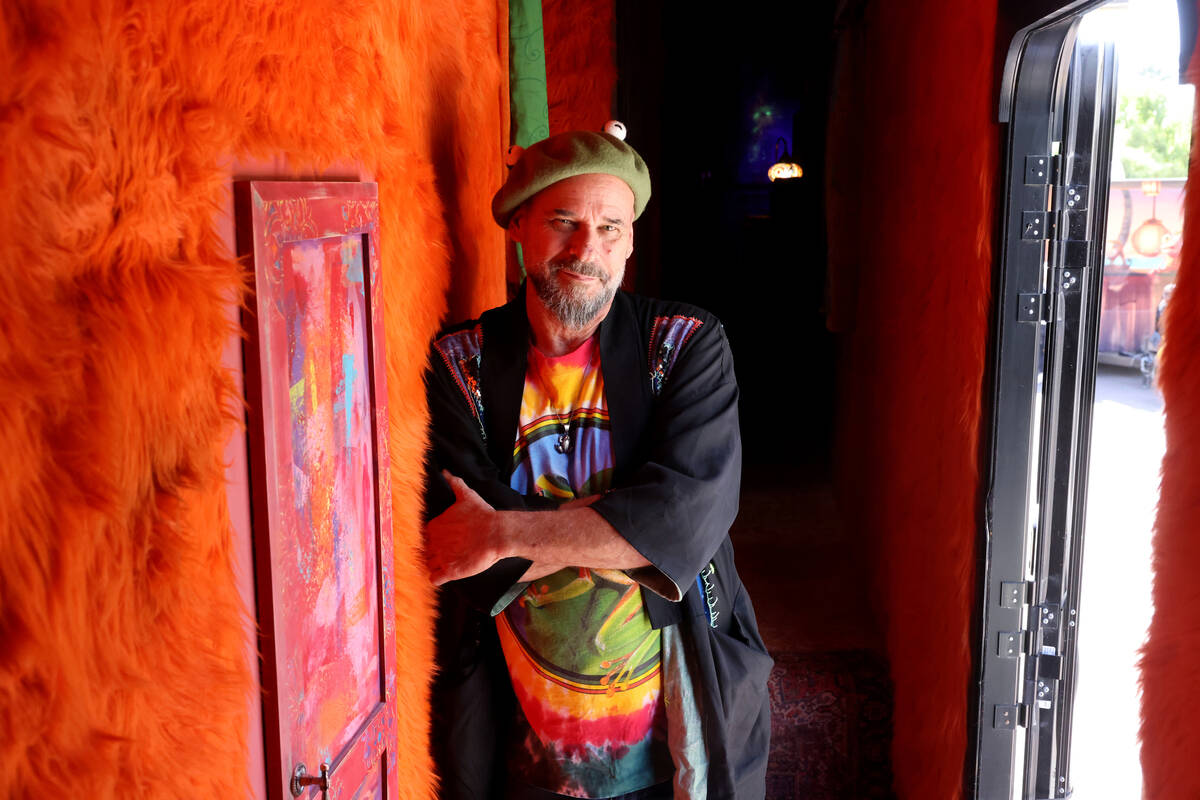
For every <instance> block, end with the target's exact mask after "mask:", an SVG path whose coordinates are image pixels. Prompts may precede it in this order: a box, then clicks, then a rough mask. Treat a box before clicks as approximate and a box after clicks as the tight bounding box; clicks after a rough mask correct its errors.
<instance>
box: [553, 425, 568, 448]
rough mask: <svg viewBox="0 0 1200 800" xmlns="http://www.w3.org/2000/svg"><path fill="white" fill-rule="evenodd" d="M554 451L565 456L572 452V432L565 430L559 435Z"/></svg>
mask: <svg viewBox="0 0 1200 800" xmlns="http://www.w3.org/2000/svg"><path fill="white" fill-rule="evenodd" d="M554 449H555V450H557V451H558V452H560V453H564V454H565V453H569V452H570V451H571V432H570V431H568V430H566V429H563V432H562V433H560V434H559V435H558V444H556V445H554Z"/></svg>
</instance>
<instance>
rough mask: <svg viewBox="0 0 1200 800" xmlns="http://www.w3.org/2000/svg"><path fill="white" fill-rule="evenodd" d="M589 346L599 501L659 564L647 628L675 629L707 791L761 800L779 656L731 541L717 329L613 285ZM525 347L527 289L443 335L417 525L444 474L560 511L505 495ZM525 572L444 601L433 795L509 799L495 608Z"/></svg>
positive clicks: (723, 356) (727, 428) (512, 562)
mask: <svg viewBox="0 0 1200 800" xmlns="http://www.w3.org/2000/svg"><path fill="white" fill-rule="evenodd" d="M598 336H599V346H600V359H601V369H602V370H603V374H604V387H605V393H606V397H607V402H608V412H609V418H610V423H611V441H612V443H613V449H614V456H615V468H614V475H613V481H612V489H611V490H610V491H609V492H607V493H605V495H604V496H603V497H602V498H601V499H599V500H598V501H597V502H596V503H594V504H593V505H592V506H591V508H592V509H593V510H595V511H596V512H597V513H599V514H600V515H601V516H603V517H604V519H605V520H607V521H608V522H609V523H610V524H611V525H612V526H613V527H614V528H615V529H616V530H617V531H618V532H620V534H621V535H622V536H623V537H624V538H625V539H626V540H628V541H629V543H630V544H631V545H633V547H634V548H635V549H637V550H638V551H639V552H640V553H641V554H642V555H643V556H645V557H646V559H647V560H648V561H649V562H650V564H651V565H653V566H652V567H646V568H643V569H642V570H638V571H635V572H631V576H632V577H634V578H636V579H637V580H638V581H639V582H640V583H641V584H642V595H643V600H644V603H645V608H646V611H647V614H648V615H649V618H650V622H651V624H652V625H653V626H654V627H656V628H662V627H664V626H667V625H680V626H681V627H680V630H681V633H682V639H683V641H684V642H685V645H686V648H687V650H688V652H687V656H688V661H689V663H690V664H691V665H692V669H691V676H692V681H693V692H694V693H695V697H696V700H697V702H698V705H699V708H700V710H701V715H700V716H701V724H702V729H703V739H704V745H705V749H706V750H707V758H708V779H707V783H708V795H707V796H708V798H710V799H722V800H723V799H724V798H739V800H740V799H741V798H761V797H763V795H764V791H765V775H766V763H767V750H768V744H769V736H770V712H769V706H768V702H767V694H766V681H767V676H768V674H769V673H770V670H771V666H772V661H771V658H770V656H768V655H767V652H766V648H765V647H764V646H763V643H762V638H761V637H760V636H759V633H758V628H757V624H756V622H755V619H754V612H753V610H752V608H751V605H750V600H749V597H748V596H747V595H746V592H745V591H744V589H743V587H742V584H741V581H740V579H739V578H738V575H737V570H736V568H735V567H734V562H733V548H732V545H731V544H730V541H729V536H728V530H729V526H730V524H731V523H732V522H733V519H734V517H735V516H736V515H737V505H738V490H739V485H740V479H741V440H740V434H739V430H738V416H737V397H738V389H737V383H736V381H735V378H734V373H733V361H732V358H731V355H730V351H729V344H728V342H727V340H726V338H725V332H724V329H723V328H722V326H721V324H720V322H719V321H717V319H716V318H715V317H713V316H712V315H710V314H708V313H707V312H705V311H702V310H700V309H698V308H696V307H694V306H689V305H685V304H681V303H667V302H662V301H656V300H650V299H647V298H642V297H638V296H636V295H631V294H627V293H625V292H618V293H617V296H616V298H615V299H614V301H613V305H612V309H611V310H610V312H609V314H608V316H607V317H606V318H605V319H604V321H603V322H601V324H600V328H599V331H598ZM529 342H530V339H529V331H528V321H527V319H526V315H525V292H524V290H523V287H522V291H521V292H519V293H518V294H517V297H516V299H515V300H514V301H512V302H510V303H509V304H507V305H505V306H502V307H500V308H496V309H492V310H491V311H488V312H486V313H485V314H483V316H482V317H481V318H480V319H479V320H478V321H472V322H469V323H465V324H464V325H460V326H456V327H455V328H453V329H451V330H450V331H448V332H447V333H445V334H443V335H442V336H440V337H439V338H438V340H437V341H436V343H435V346H434V349H433V354H432V366H431V368H430V373H429V376H428V392H429V405H430V419H431V427H430V441H431V451H430V454H429V463H428V464H427V467H428V473H429V477H428V482H427V496H426V515H427V518H432V517H433V516H435V515H436V514H438V513H440V512H441V511H442V510H444V509H445V508H447V507H448V506H450V505H451V504H452V503H453V500H454V498H453V494H452V493H450V491H449V487H448V486H447V485H446V484H445V481H443V480H442V479H441V477H440V470H441V469H447V470H449V471H450V472H451V473H453V474H455V475H458V476H459V477H461V478H462V479H463V480H464V481H466V482H467V484H469V485H470V486H471V487H472V488H473V489H474V490H475V491H476V492H478V493H479V494H480V496H482V497H483V499H484V500H486V501H487V502H488V503H490V504H491V505H492V506H493V507H495V508H503V509H529V510H547V511H549V510H553V509H554V508H555V507H557V505H558V504H557V502H555V501H552V500H550V499H548V498H543V497H537V496H525V495H520V494H518V493H517V492H516V491H514V490H513V489H511V488H510V487H509V485H508V478H509V475H510V474H511V472H512V468H513V464H512V453H513V443H514V441H515V439H516V431H517V426H518V416H519V413H520V404H521V394H522V391H523V389H524V383H525V365H526V356H527V353H528V349H529ZM529 563H530V562H529V561H527V560H525V559H519V558H510V559H505V560H502V561H500V562H498V563H497V564H495V565H494V566H493V567H491V568H490V569H489V570H487V571H486V572H483V573H481V574H480V575H476V576H473V577H471V578H467V579H464V580H461V581H455V582H452V583H450V584H447V586H446V587H444V588H443V590H442V591H441V593H440V595H439V621H438V664H439V668H440V673H439V675H438V677H437V679H436V680H435V683H434V697H433V710H434V753H435V757H436V758H437V761H438V767H439V770H440V773H441V776H442V795H441V796H442V797H464V798H485V797H499V796H502V792H503V786H504V781H505V771H504V760H503V755H504V752H505V749H506V746H507V743H506V741H505V740H506V730H507V727H508V724H509V720H511V719H512V714H513V702H514V699H513V697H512V690H511V687H510V684H509V678H508V671H507V667H506V666H505V664H504V659H503V656H502V655H501V653H500V648H499V643H498V641H497V638H496V633H495V624H494V622H493V621H492V619H491V616H492V615H494V614H497V613H499V612H500V611H501V610H502V609H503V607H504V606H505V605H506V604H507V603H508V601H510V600H511V599H513V598H514V597H515V596H516V595H517V594H519V593H520V591H521V590H522V589H524V584H520V583H518V580H519V578H520V576H521V575H522V574H523V573H524V571H525V569H526V568H527V567H528V566H529ZM701 573H703V575H702V576H701ZM647 587H652V589H653V591H651V590H650V589H647Z"/></svg>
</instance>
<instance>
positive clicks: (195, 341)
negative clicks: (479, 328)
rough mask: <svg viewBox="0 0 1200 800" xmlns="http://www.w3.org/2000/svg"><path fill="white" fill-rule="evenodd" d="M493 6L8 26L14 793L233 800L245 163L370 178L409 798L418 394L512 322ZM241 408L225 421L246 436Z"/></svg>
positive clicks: (4, 493)
mask: <svg viewBox="0 0 1200 800" xmlns="http://www.w3.org/2000/svg"><path fill="white" fill-rule="evenodd" d="M501 22H503V24H507V5H506V3H504V2H497V0H461V1H460V2H454V3H451V2H430V0H420V2H418V1H417V0H395V2H361V1H358V0H319V1H318V2H299V0H286V1H283V2H272V3H222V2H216V1H215V0H195V1H193V2H186V3H185V2H164V3H150V2H136V1H133V0H131V1H129V2H112V1H111V0H45V1H44V2H20V1H18V2H15V3H6V4H5V6H4V10H3V11H2V12H0V75H3V76H5V77H4V79H3V81H0V153H3V154H4V155H3V157H2V158H0V187H3V192H2V193H0V253H2V254H3V255H2V257H0V263H2V264H3V269H0V395H2V396H3V397H4V398H5V402H4V404H3V407H2V410H0V451H2V452H3V453H4V454H5V456H6V458H5V460H4V464H3V466H2V467H0V556H2V557H0V796H4V797H85V796H86V797H97V798H106V797H118V796H120V797H147V796H154V797H185V796H186V797H200V796H225V795H229V794H232V795H234V796H242V795H244V794H245V789H246V786H247V772H246V769H247V768H246V746H247V743H246V742H245V741H244V739H245V734H244V730H245V727H246V708H245V696H246V691H247V689H248V688H249V684H250V681H251V673H250V672H249V669H248V665H247V664H245V663H244V659H243V656H242V653H243V648H244V646H245V642H244V641H243V636H244V634H243V626H242V621H243V620H244V619H245V616H244V615H245V614H247V613H249V612H247V611H245V610H244V609H242V608H241V607H240V603H239V600H238V595H237V591H236V588H235V584H234V580H233V575H232V572H231V552H230V547H231V545H230V526H229V514H228V509H227V506H226V500H225V487H224V471H223V470H224V466H223V464H222V450H223V447H224V443H225V441H226V440H227V439H228V437H229V436H230V435H232V434H233V433H234V431H235V429H236V426H237V424H238V419H239V418H240V406H239V403H240V399H239V398H237V397H235V396H234V395H233V389H232V387H233V383H232V381H231V376H230V375H229V374H227V373H226V372H225V371H224V370H223V369H222V367H221V348H222V344H223V343H224V342H225V340H226V338H227V336H229V335H230V330H229V323H228V322H227V319H226V315H225V310H226V307H227V304H228V303H229V302H230V301H231V299H232V301H233V302H237V301H238V299H239V298H240V297H241V296H242V295H241V293H242V291H243V286H244V278H245V275H244V270H243V268H242V267H241V266H240V265H239V264H238V263H237V262H236V261H235V259H234V254H232V253H230V252H228V250H227V248H226V247H225V246H224V245H223V244H222V240H221V238H220V236H219V235H218V234H217V233H216V225H215V224H214V222H215V220H214V217H215V215H216V214H217V213H218V209H220V208H222V207H223V206H224V205H225V201H226V199H227V193H228V192H229V190H230V186H229V181H230V177H231V176H230V175H229V172H228V170H229V167H228V164H230V163H232V161H233V160H234V159H270V158H278V157H281V156H282V157H284V158H286V160H287V163H288V164H290V165H291V166H292V167H293V168H294V169H295V170H296V174H300V173H305V174H312V173H314V172H315V173H319V172H320V170H321V169H323V168H324V167H326V166H328V165H329V164H332V163H334V162H343V163H345V162H358V163H359V164H361V165H362V167H363V169H364V170H365V171H366V172H367V173H368V174H371V175H373V176H375V178H376V179H377V180H378V182H379V184H380V205H381V208H382V215H383V219H382V231H381V238H382V243H383V253H382V255H383V269H384V273H383V277H384V281H385V313H386V315H387V328H388V342H387V347H388V353H387V355H388V363H387V369H388V393H389V404H390V409H391V426H390V439H391V457H392V468H393V488H394V506H395V532H394V533H395V541H396V548H395V556H396V564H395V573H394V574H395V587H396V609H397V616H398V624H397V639H398V646H399V649H400V651H401V652H400V653H399V654H398V655H399V662H400V665H401V667H400V668H401V670H402V675H401V679H400V681H399V687H400V697H399V702H398V706H399V709H400V714H399V735H400V749H399V753H398V754H397V757H398V760H399V769H400V777H401V786H400V794H401V796H403V797H405V798H428V797H432V796H433V794H434V791H435V784H434V781H435V779H434V776H433V774H432V768H431V764H430V759H429V755H428V747H427V743H426V739H427V735H428V733H427V731H428V710H427V709H428V700H427V683H426V680H425V676H427V675H428V674H429V671H430V666H431V661H432V646H431V634H430V628H431V615H432V613H433V609H432V608H431V593H430V590H429V585H428V583H427V581H426V578H425V575H424V570H423V566H422V563H423V562H422V559H421V553H420V537H419V510H420V509H419V504H420V494H419V488H420V486H419V484H420V474H419V465H420V463H421V454H422V450H423V447H424V442H425V421H426V414H425V405H424V402H425V401H424V390H423V386H422V378H421V376H422V372H423V368H424V364H425V358H426V348H427V344H426V343H427V341H428V339H429V337H430V336H431V335H432V333H433V332H434V331H435V329H436V327H437V326H438V324H439V320H440V317H441V316H442V313H443V311H444V309H445V308H446V299H445V298H446V293H447V289H448V288H449V287H450V286H451V276H452V273H453V278H454V280H453V286H454V291H453V292H452V296H451V300H452V303H453V305H454V307H455V309H456V312H457V313H459V314H460V315H469V314H472V313H476V312H477V311H478V310H480V309H482V308H486V307H488V306H490V305H494V304H496V303H497V302H499V301H500V300H502V299H503V291H504V288H503V242H502V236H501V232H500V231H499V229H497V228H495V226H494V225H493V224H492V223H491V220H490V217H489V216H488V213H487V208H488V201H489V200H490V195H491V192H492V191H493V190H494V188H495V185H496V183H497V181H498V179H499V176H500V174H501V172H502V169H503V167H502V164H501V161H500V153H501V148H500V141H501V124H502V123H501V105H500V103H501V99H502V98H503V97H504V92H505V91H506V89H505V82H506V75H505V74H504V72H503V69H502V61H501V55H500V53H499V52H498V43H499V41H500V36H499V34H498V30H499V25H500V24H501ZM235 410H236V413H235Z"/></svg>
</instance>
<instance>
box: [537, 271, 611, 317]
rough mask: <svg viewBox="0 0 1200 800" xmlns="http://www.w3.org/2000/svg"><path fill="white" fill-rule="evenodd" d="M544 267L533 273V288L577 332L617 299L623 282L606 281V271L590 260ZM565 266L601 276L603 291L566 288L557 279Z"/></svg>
mask: <svg viewBox="0 0 1200 800" xmlns="http://www.w3.org/2000/svg"><path fill="white" fill-rule="evenodd" d="M544 266H545V270H544V271H543V270H539V271H537V272H532V271H531V272H529V279H530V280H531V281H532V282H533V290H534V291H535V292H536V293H537V296H538V300H540V301H541V302H542V305H543V306H545V307H546V310H547V311H549V312H550V313H551V314H553V315H554V317H555V318H556V319H557V320H558V321H559V322H561V323H562V324H563V325H564V326H565V327H566V328H568V329H570V330H576V331H577V330H579V329H581V328H583V327H585V326H586V325H587V324H588V323H589V322H591V321H592V320H594V319H595V318H596V315H597V314H599V313H600V311H601V309H603V308H604V307H605V306H606V305H608V303H609V301H611V300H612V299H613V296H614V295H615V294H616V293H617V284H619V283H620V279H618V280H614V281H613V282H612V283H611V284H607V283H603V281H604V273H603V272H602V271H601V270H600V268H599V267H596V266H593V265H592V264H590V263H588V262H587V261H551V262H547V263H546V264H544ZM563 269H569V270H571V271H572V272H577V273H579V274H580V275H587V276H590V277H595V278H599V279H600V280H601V282H602V284H601V287H600V291H599V292H597V293H596V294H595V295H589V294H588V293H587V289H586V287H583V286H573V287H570V288H568V287H564V286H563V285H562V283H561V282H560V281H559V280H558V278H557V275H558V272H559V270H563Z"/></svg>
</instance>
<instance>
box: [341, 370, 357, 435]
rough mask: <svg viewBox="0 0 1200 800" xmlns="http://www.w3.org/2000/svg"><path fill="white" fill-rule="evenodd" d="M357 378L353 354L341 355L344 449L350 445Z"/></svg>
mask: <svg viewBox="0 0 1200 800" xmlns="http://www.w3.org/2000/svg"><path fill="white" fill-rule="evenodd" d="M357 376H358V372H357V371H356V370H355V368H354V354H353V353H343V354H342V385H343V386H344V387H345V391H346V395H345V398H344V399H343V401H342V403H343V405H342V410H343V412H344V413H345V415H346V447H349V446H350V443H351V438H350V435H351V422H353V420H354V379H355V378H356V377H357Z"/></svg>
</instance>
